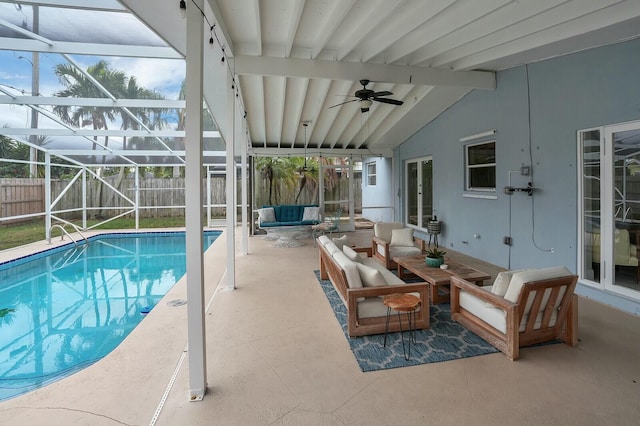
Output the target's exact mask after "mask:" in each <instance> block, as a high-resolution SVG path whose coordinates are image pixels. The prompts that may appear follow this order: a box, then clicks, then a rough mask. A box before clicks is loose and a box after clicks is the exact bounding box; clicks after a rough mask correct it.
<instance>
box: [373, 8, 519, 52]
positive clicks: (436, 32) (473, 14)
mask: <svg viewBox="0 0 640 426" xmlns="http://www.w3.org/2000/svg"><path fill="white" fill-rule="evenodd" d="M508 3H513V0H483V1H481V2H479V1H472V2H469V3H465V2H456V3H454V4H453V5H452V6H451V7H449V8H447V9H445V10H444V11H442V13H440V14H438V15H436V16H434V17H433V19H431V20H430V21H429V22H428V23H427V24H426V25H422V26H421V27H420V28H417V29H416V30H415V31H412V32H411V33H409V34H407V35H406V36H405V37H403V38H402V39H401V40H399V41H398V42H396V43H394V44H393V45H392V46H391V47H390V48H389V49H387V52H385V54H386V55H385V59H386V61H387V63H392V62H395V61H397V60H398V59H400V58H403V57H404V56H406V55H409V54H411V53H413V52H414V51H416V50H417V49H418V48H420V47H421V46H424V45H425V44H429V43H431V42H433V41H435V40H438V39H440V38H442V37H444V36H446V35H448V34H451V33H453V32H455V31H457V30H458V29H461V28H464V27H465V26H467V25H471V24H473V23H474V22H476V21H478V20H480V18H482V17H483V16H487V15H489V14H491V13H492V12H494V11H495V10H496V9H499V8H501V7H503V6H504V5H506V4H508Z"/></svg>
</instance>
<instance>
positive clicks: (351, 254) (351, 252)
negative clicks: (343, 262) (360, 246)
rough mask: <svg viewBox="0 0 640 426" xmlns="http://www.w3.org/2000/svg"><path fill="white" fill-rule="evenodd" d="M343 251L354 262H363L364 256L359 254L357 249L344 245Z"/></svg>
mask: <svg viewBox="0 0 640 426" xmlns="http://www.w3.org/2000/svg"><path fill="white" fill-rule="evenodd" d="M342 252H343V253H344V254H346V255H347V257H348V258H349V259H351V260H353V261H354V262H358V263H362V257H361V256H360V255H359V254H358V252H357V251H355V250H354V249H352V248H351V247H349V246H342Z"/></svg>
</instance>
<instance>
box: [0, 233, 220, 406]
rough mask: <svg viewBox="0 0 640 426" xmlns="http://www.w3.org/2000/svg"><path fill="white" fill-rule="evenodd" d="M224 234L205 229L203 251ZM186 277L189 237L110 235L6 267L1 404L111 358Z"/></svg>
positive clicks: (0, 291)
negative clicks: (178, 282) (145, 318)
mask: <svg viewBox="0 0 640 426" xmlns="http://www.w3.org/2000/svg"><path fill="white" fill-rule="evenodd" d="M219 235H220V232H219V231H207V232H205V233H204V249H205V250H206V249H207V248H208V247H209V246H210V245H211V244H212V243H213V241H215V239H216V238H217V237H218V236H219ZM185 272H186V254H185V234H184V232H150V233H127V234H123V233H118V234H104V235H99V236H95V237H91V238H89V242H88V243H82V244H78V245H77V246H74V245H72V244H69V245H65V246H62V247H58V248H56V249H51V250H48V251H46V252H43V253H38V254H34V255H32V256H28V257H25V258H22V259H19V260H16V261H12V262H6V263H3V264H0V310H2V309H5V312H4V313H5V315H4V316H3V317H0V400H3V399H7V398H11V397H14V396H17V395H20V394H22V393H25V392H28V391H30V390H33V389H36V388H38V387H41V386H44V385H46V384H48V383H51V382H52V381H55V380H58V379H60V378H62V377H65V376H68V375H69V374H72V373H73V372H75V371H78V370H80V369H82V368H85V367H86V366H88V365H91V364H92V363H94V362H96V361H98V360H99V359H100V358H102V357H104V356H105V355H107V354H108V353H109V352H111V351H112V350H113V349H114V348H115V347H116V346H118V344H120V342H122V340H123V339H124V338H125V337H126V336H127V335H128V334H129V333H130V332H131V330H133V329H134V328H135V327H136V325H138V323H140V321H142V319H143V318H144V316H145V313H146V312H148V311H149V310H150V309H151V308H153V306H155V305H156V304H157V303H158V301H159V300H160V299H161V298H162V297H163V296H164V295H165V294H166V293H167V291H169V289H171V287H173V285H174V284H175V283H176V282H177V281H178V280H179V279H180V278H181V277H182V276H183V275H184V274H185ZM6 309H10V310H11V311H9V312H8V313H7V311H6Z"/></svg>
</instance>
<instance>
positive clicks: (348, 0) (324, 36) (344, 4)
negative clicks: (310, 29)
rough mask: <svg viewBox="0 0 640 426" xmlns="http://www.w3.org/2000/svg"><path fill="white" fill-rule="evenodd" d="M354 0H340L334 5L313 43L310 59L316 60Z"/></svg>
mask: <svg viewBox="0 0 640 426" xmlns="http://www.w3.org/2000/svg"><path fill="white" fill-rule="evenodd" d="M355 2H356V0H342V1H339V2H336V5H335V6H334V7H333V9H332V10H331V11H330V12H329V16H328V17H327V19H326V21H325V25H324V27H323V28H322V29H321V30H320V31H319V34H320V35H319V37H318V38H317V39H316V40H315V42H314V43H313V47H312V48H311V59H316V58H317V57H318V55H319V54H320V52H322V49H324V48H325V46H326V45H327V42H328V41H329V39H330V38H331V37H332V36H333V34H334V33H335V31H336V30H337V29H338V28H339V27H340V25H342V22H343V21H344V17H345V16H347V13H349V10H351V8H352V7H353V5H354V4H355Z"/></svg>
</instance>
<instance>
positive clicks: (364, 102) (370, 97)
mask: <svg viewBox="0 0 640 426" xmlns="http://www.w3.org/2000/svg"><path fill="white" fill-rule="evenodd" d="M360 84H362V89H360V90H356V93H354V95H355V96H354V97H355V98H356V99H352V100H350V101H345V102H341V103H339V104H337V105H333V106H330V107H329V108H333V107H337V106H340V105H344V104H348V103H350V102H361V104H360V111H361V112H368V111H369V108H370V107H371V104H372V103H373V101H376V102H382V103H384V104H391V105H402V104H403V103H404V102H402V101H399V100H397V99H389V98H383V96H391V95H393V93H391V92H389V91H388V90H384V91H382V92H374V91H373V90H371V89H367V84H369V80H367V79H362V80H360Z"/></svg>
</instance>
